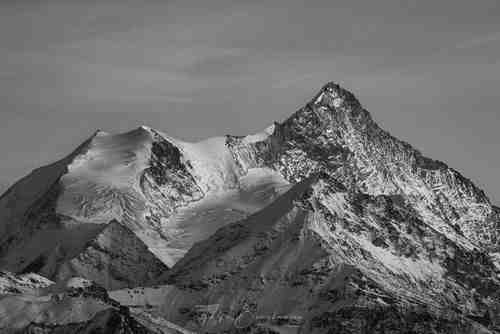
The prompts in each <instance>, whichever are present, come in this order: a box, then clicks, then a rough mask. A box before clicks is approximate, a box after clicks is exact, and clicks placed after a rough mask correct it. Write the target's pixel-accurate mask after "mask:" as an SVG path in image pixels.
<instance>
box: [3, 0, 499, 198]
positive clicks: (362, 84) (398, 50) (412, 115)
mask: <svg viewBox="0 0 500 334" xmlns="http://www.w3.org/2000/svg"><path fill="white" fill-rule="evenodd" d="M499 17H500V6H499V5H498V3H497V0H477V1H456V0H441V1H427V0H418V1H416V0H406V1H400V0H398V1H392V0H390V1H389V0H379V1H365V0H363V1H356V0H349V1H331V0H328V1H315V0H307V1H305V0H304V1H297V0H278V1H272V0H268V1H258V0H253V1H243V0H221V1H218V0H213V1H212V0H198V1H191V0H182V1H169V0H161V1H160V0H142V1H137V0H135V1H132V0H78V1H77V0H15V1H14V0H2V1H0V192H3V191H4V190H6V188H7V187H8V186H9V185H10V184H12V183H13V182H14V181H15V180H16V179H18V178H20V177H22V176H24V175H26V174H27V173H29V172H30V171H31V170H32V169H34V168H36V167H39V166H40V165H44V164H47V163H50V162H53V161H55V160H57V159H59V158H62V157H63V156H65V155H67V154H68V153H70V152H71V151H72V150H73V149H74V148H75V147H76V146H78V144H80V143H81V142H82V141H83V140H84V139H86V138H87V137H89V136H90V135H91V134H92V133H93V132H94V131H95V130H97V129H102V130H104V131H108V132H122V131H126V130H130V129H133V128H136V127H137V126H139V125H142V124H144V125H148V126H151V127H153V128H156V129H159V130H161V131H164V132H166V133H168V134H169V135H170V136H173V137H177V138H181V139H184V140H190V141H195V140H199V139H203V138H206V137H210V136H216V135H224V134H229V133H230V134H235V135H245V134H248V133H252V132H256V131H259V130H261V129H263V128H265V127H267V125H269V124H271V123H272V122H273V121H275V120H277V121H281V120H283V119H285V118H286V117H287V116H288V115H290V114H292V113H293V112H294V111H295V110H297V109H299V108H300V107H301V106H302V105H303V104H304V103H306V102H307V101H308V100H309V99H311V98H312V96H313V95H314V94H315V93H316V92H317V91H318V90H319V89H320V88H321V86H322V85H323V84H325V83H326V82H328V81H335V82H338V83H340V84H341V85H342V86H344V87H345V88H347V89H349V90H351V91H352V92H354V94H355V95H356V96H357V97H358V99H359V100H360V102H361V103H362V104H363V106H364V107H365V108H366V109H367V110H368V111H369V112H370V113H371V115H372V116H373V118H374V119H375V120H376V121H377V122H378V123H379V125H380V126H381V127H382V128H384V129H386V130H388V131H389V132H391V133H392V134H393V135H394V136H396V137H398V138H400V139H402V140H405V141H407V142H409V143H411V144H412V145H413V146H415V147H416V148H417V149H419V150H421V151H422V152H423V153H424V154H425V155H427V156H429V157H431V158H434V159H439V160H442V161H444V162H446V163H447V164H449V165H450V166H451V167H453V168H455V169H457V170H459V171H460V172H462V173H463V174H464V175H465V176H466V177H468V178H470V179H472V180H473V181H474V182H475V183H476V184H477V185H479V186H480V187H482V188H483V189H485V191H486V193H487V194H488V195H489V196H490V197H491V198H492V199H493V201H494V202H496V203H500V177H498V173H497V171H498V170H499V167H500V154H499V150H498V147H499V144H500V134H499V132H498V129H499V128H500V108H499V103H498V96H499V93H500V23H499V22H500V21H499V20H498V18H499Z"/></svg>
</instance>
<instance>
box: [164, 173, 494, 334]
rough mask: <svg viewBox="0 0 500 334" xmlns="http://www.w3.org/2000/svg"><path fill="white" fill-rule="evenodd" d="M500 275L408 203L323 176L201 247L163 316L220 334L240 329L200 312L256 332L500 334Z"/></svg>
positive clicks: (175, 275) (183, 266)
mask: <svg viewBox="0 0 500 334" xmlns="http://www.w3.org/2000/svg"><path fill="white" fill-rule="evenodd" d="M499 274H500V270H499V268H495V266H494V264H493V263H492V261H491V260H490V259H489V257H488V254H487V253H485V252H478V251H476V250H473V251H471V250H467V249H464V248H462V247H460V246H459V245H457V244H456V243H455V242H454V240H453V239H448V237H447V236H446V235H444V234H442V233H440V232H438V231H436V230H434V229H433V228H431V227H429V226H427V225H426V224H424V223H423V222H422V221H421V220H420V218H419V217H418V214H417V213H416V212H415V211H414V210H413V209H412V208H411V207H410V206H408V205H406V204H404V202H403V201H402V198H401V197H399V196H385V195H379V196H376V197H374V196H370V195H367V194H363V193H355V192H354V193H353V192H350V191H348V190H347V189H346V188H344V187H343V186H341V185H338V184H337V183H336V181H334V180H332V179H331V178H330V177H328V176H326V175H325V176H322V177H320V178H317V177H315V176H312V177H309V178H307V179H305V180H303V181H301V182H300V183H298V184H297V185H296V186H294V187H293V188H292V189H291V190H290V191H289V192H287V193H286V194H285V195H283V196H281V197H280V198H279V199H277V200H276V201H275V202H273V203H272V204H271V205H269V206H268V207H266V208H265V209H264V210H262V211H260V212H258V213H256V214H255V215H252V216H250V217H249V218H248V219H246V220H243V221H240V222H237V223H233V224H230V225H228V226H226V227H223V228H221V229H219V230H218V231H217V232H216V233H215V234H214V235H213V236H212V237H210V238H209V239H207V240H205V241H202V242H199V243H197V244H196V245H195V246H194V247H193V248H192V249H191V250H190V251H189V252H188V254H187V255H186V256H185V257H184V258H183V259H182V260H181V261H179V262H178V263H177V264H176V265H175V266H174V267H173V268H172V269H171V270H170V271H169V272H167V273H166V274H165V277H164V278H163V279H162V281H163V282H164V283H166V284H169V285H171V286H172V287H175V288H172V289H170V290H168V293H167V294H166V296H165V298H164V300H165V304H164V305H163V306H162V309H163V311H164V312H165V313H164V314H165V317H166V318H168V319H170V320H172V321H174V322H176V323H179V324H180V325H183V326H186V327H187V328H190V329H191V330H198V331H201V332H209V333H219V332H221V331H223V330H229V331H230V330H235V329H234V321H236V320H233V322H231V321H229V322H228V321H226V322H224V321H214V320H212V322H203V321H200V319H201V320H203V317H201V316H202V314H200V313H199V312H198V309H199V306H200V304H202V305H217V310H218V314H217V316H218V317H222V318H223V319H226V320H227V319H238V318H239V317H240V315H241V314H243V313H244V312H250V313H251V314H252V315H253V318H252V322H251V325H249V326H250V327H253V328H254V330H256V329H257V328H262V327H267V328H269V326H270V325H274V326H273V328H274V329H275V330H277V331H278V332H280V333H281V332H285V330H286V329H287V328H288V330H290V328H289V327H290V324H288V323H287V321H286V320H282V321H281V322H282V323H281V325H277V324H272V323H271V324H270V323H266V322H259V321H258V320H259V319H258V318H256V316H257V315H259V316H260V318H261V319H260V320H262V318H266V317H267V318H269V317H271V315H273V314H275V315H281V316H283V317H285V318H286V317H288V318H287V319H288V320H290V319H296V318H299V319H302V323H301V327H300V328H301V330H302V331H305V332H307V333H326V332H328V331H331V330H332V329H333V328H336V329H337V331H334V332H335V333H365V332H367V333H386V332H387V331H388V330H389V329H390V328H393V329H401V330H402V332H405V333H406V332H410V331H412V333H429V332H433V333H451V332H453V333H471V332H474V331H477V332H478V333H479V332H484V333H488V331H487V330H486V327H488V326H489V327H493V326H498V325H500V318H498V313H497V311H498V310H500V295H499V294H498V291H500V290H499V288H500V280H499V279H498V278H497V276H498V275H499ZM181 310H182V312H180V311H181ZM292 315H293V316H292ZM212 316H213V314H212ZM215 318H216V317H215ZM212 319H213V318H212ZM484 326H486V327H484ZM483 327H484V328H483ZM403 329H404V330H403ZM296 330H298V328H296Z"/></svg>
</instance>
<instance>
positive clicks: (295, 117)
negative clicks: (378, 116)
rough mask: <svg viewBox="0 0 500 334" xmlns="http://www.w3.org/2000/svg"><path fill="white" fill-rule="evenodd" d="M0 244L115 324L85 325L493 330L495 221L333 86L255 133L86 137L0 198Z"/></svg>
mask: <svg viewBox="0 0 500 334" xmlns="http://www.w3.org/2000/svg"><path fill="white" fill-rule="evenodd" d="M0 231H1V233H0V269H3V270H7V271H10V272H13V273H16V274H18V275H26V274H27V273H30V272H34V273H37V274H40V275H42V276H45V277H46V278H47V279H50V280H53V281H55V282H56V285H57V284H60V282H65V281H67V280H68V279H71V278H72V277H83V278H85V279H89V280H92V281H94V282H96V283H97V285H98V286H102V287H104V288H105V289H107V290H109V296H108V297H107V298H109V299H110V300H113V303H116V305H119V306H116V307H115V308H114V309H113V310H115V309H116V308H117V309H118V310H122V311H123V310H128V311H127V312H128V313H127V314H129V315H128V316H129V317H130V319H129V318H123V317H121V316H120V315H119V314H116V312H117V311H112V314H110V313H109V312H111V311H109V312H108V313H106V314H105V315H102V316H100V317H99V319H110V317H111V318H112V319H115V318H116V319H118V318H119V319H125V320H123V321H128V322H134V323H135V322H138V323H140V324H141V326H144V328H145V329H144V330H148V331H153V332H161V331H162V330H163V328H164V329H165V331H167V330H170V331H172V330H174V331H179V332H204V333H221V332H227V333H233V332H234V333H239V332H254V333H257V332H259V331H260V332H266V331H267V332H276V333H298V332H299V331H300V332H301V333H494V332H495V331H500V317H499V316H498V315H499V314H500V293H499V291H500V289H499V288H500V241H499V233H500V209H499V208H498V207H495V206H494V205H492V203H491V202H490V200H489V199H488V197H487V196H486V194H485V193H484V192H483V191H482V190H481V189H479V188H478V187H477V186H475V185H474V183H473V182H472V181H470V180H469V179H467V178H465V177H464V176H462V175H461V174H460V173H459V172H458V171H456V170H454V169H452V168H450V167H448V166H447V165H446V164H445V163H443V162H440V161H435V160H432V159H429V158H426V157H425V156H423V155H422V154H421V153H420V152H419V151H418V150H416V149H414V148H413V147H412V146H410V145H409V144H407V143H405V142H403V141H400V140H398V139H397V138H394V137H393V136H391V135H390V134H389V133H387V132H386V131H384V130H383V129H381V128H380V127H379V126H378V125H377V124H376V123H375V122H374V120H373V119H372V117H371V116H370V114H369V113H368V111H366V110H365V109H364V108H363V106H362V105H361V104H360V102H359V101H358V100H357V99H356V98H355V97H354V95H353V94H352V93H350V92H349V91H347V90H345V89H344V88H342V87H340V86H339V85H337V84H335V83H328V84H326V85H325V86H323V87H322V88H321V90H320V91H319V92H318V93H317V94H316V95H315V96H314V97H313V99H312V100H311V101H310V102H309V103H308V104H307V105H306V106H304V107H303V108H301V109H299V110H298V111H296V112H295V113H294V114H292V115H291V116H290V117H289V118H288V119H286V120H285V121H283V122H281V123H278V122H276V123H274V124H273V125H271V126H270V127H268V128H267V129H265V130H264V131H263V132H262V133H258V134H255V135H249V136H243V137H238V136H231V135H226V136H223V137H216V138H211V139H208V140H205V141H202V142H198V143H188V142H184V141H180V140H177V139H174V138H171V137H169V136H168V135H166V134H164V133H162V132H160V131H158V130H155V129H152V128H149V127H145V126H143V127H140V128H138V129H135V130H132V131H130V132H127V133H124V134H118V135H111V134H107V133H105V132H102V131H98V132H96V133H95V134H94V135H93V136H92V137H91V138H89V140H87V141H86V142H84V143H83V144H82V145H81V146H80V147H78V148H77V149H76V150H75V151H74V152H73V153H72V154H70V155H69V156H67V157H66V158H64V159H62V160H60V161H58V162H56V163H54V164H52V165H49V166H46V167H42V168H40V169H37V170H35V171H33V172H32V173H31V174H30V175H28V176H26V177H25V178H23V179H21V180H20V181H18V182H17V183H16V184H14V185H13V186H12V187H11V188H10V189H9V190H8V191H7V192H6V193H5V194H4V195H3V196H2V197H0ZM9 275H13V274H9ZM12 291H14V292H16V291H15V290H12ZM103 291H106V290H103ZM53 294H54V292H50V291H45V295H44V296H52V295H53ZM25 295H26V294H23V293H22V291H19V292H16V293H10V294H9V297H8V298H4V299H2V300H0V310H1V307H5V308H6V309H8V305H10V304H11V303H13V301H12V300H15V303H18V300H19V299H21V300H23V298H25V297H23V296H25ZM42 297H43V296H42ZM42 297H37V298H42ZM31 298H33V297H31ZM44 298H48V297H44ZM53 303H54V305H52V306H50V307H49V309H50V308H58V307H59V306H58V305H59V304H58V303H59V301H57V300H56V301H53ZM85 303H91V301H85V302H84V304H85ZM6 305H7V306H6ZM89 307H90V306H89ZM18 310H19V309H18ZM113 312H114V313H113ZM124 312H125V311H124ZM6 313H9V312H6ZM77 313H78V312H77ZM96 314H97V313H96ZM117 317H118V318H117ZM120 317H121V318H120ZM207 317H208V319H207ZM4 319H7V320H4V321H1V319H0V324H1V323H2V322H4V323H5V324H6V325H5V326H3V327H2V326H0V328H10V327H16V326H17V327H16V328H25V330H27V329H26V328H28V327H26V326H32V325H28V324H26V323H23V325H22V326H21V325H11V323H12V321H13V320H12V319H14V318H13V316H12V315H10V316H9V317H6V318H4ZM44 319H45V318H44ZM84 319H85V321H84ZM91 319H93V318H91V317H90V316H86V317H82V318H81V319H80V320H79V322H78V326H80V327H78V326H77V327H75V328H83V327H81V326H83V325H82V324H83V323H84V322H85V324H87V322H86V321H91ZM127 319H128V320H127ZM92 321H94V320H92ZM95 321H97V320H95ZM113 321H114V320H113ZM116 321H117V323H120V321H121V320H120V321H118V320H116ZM45 322H46V320H43V321H42V322H38V323H37V324H36V326H38V327H40V328H38V327H37V330H40V331H42V332H44V333H45V332H47V333H52V332H54V333H56V332H57V330H62V329H57V330H56V329H50V328H49V327H46V328H45V327H44V328H43V329H41V328H42V327H43V326H45V325H43V324H44V323H45ZM101 322H102V321H101V320H99V321H98V323H101ZM28 323H29V322H28ZM91 323H92V322H91ZM9 326H10V327H9ZM23 326H24V327H23ZM64 326H66V324H65V325H64ZM89 326H90V325H89ZM134 326H135V325H134ZM64 328H66V327H64ZM72 328H73V327H72ZM89 328H90V327H89ZM134 328H135V327H134ZM137 328H139V327H137ZM141 328H142V327H141ZM64 330H68V331H69V332H71V331H73V332H74V333H78V331H80V329H75V330H73V329H71V330H70V329H67V328H66V329H64ZM110 330H111V329H110ZM141 330H143V329H141ZM129 331H132V332H134V331H135V329H130V330H129ZM137 331H139V332H140V330H139V329H137ZM80 332H84V330H83V329H82V330H81V331H80Z"/></svg>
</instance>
